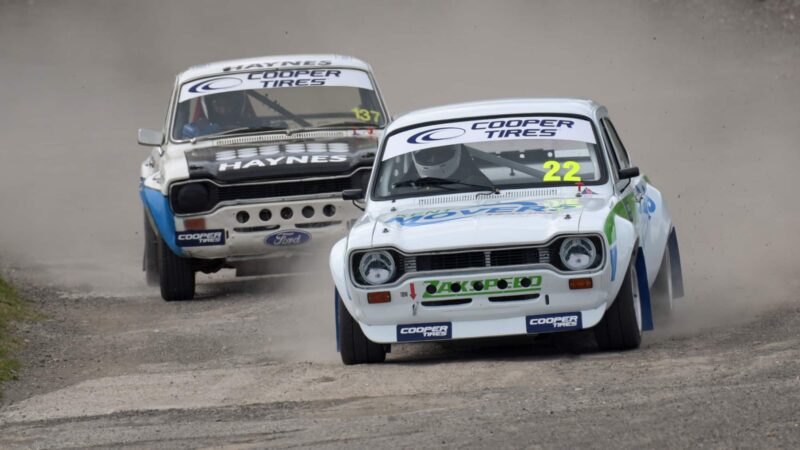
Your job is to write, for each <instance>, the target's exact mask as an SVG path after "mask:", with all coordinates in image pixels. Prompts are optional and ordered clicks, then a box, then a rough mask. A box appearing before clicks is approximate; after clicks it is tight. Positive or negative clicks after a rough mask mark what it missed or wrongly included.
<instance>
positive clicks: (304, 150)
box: [214, 142, 350, 161]
mask: <svg viewBox="0 0 800 450" xmlns="http://www.w3.org/2000/svg"><path fill="white" fill-rule="evenodd" d="M349 152H350V145H349V144H348V143H347V142H330V143H327V144H326V143H324V142H309V143H307V144H303V143H295V144H272V145H262V146H261V147H248V148H239V149H226V150H220V151H218V152H217V153H216V154H215V155H214V156H215V159H216V160H217V161H230V160H235V159H246V158H256V157H259V156H264V157H270V156H275V155H281V154H288V155H292V154H309V153H311V154H314V153H349Z"/></svg>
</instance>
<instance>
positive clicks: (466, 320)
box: [330, 99, 672, 343]
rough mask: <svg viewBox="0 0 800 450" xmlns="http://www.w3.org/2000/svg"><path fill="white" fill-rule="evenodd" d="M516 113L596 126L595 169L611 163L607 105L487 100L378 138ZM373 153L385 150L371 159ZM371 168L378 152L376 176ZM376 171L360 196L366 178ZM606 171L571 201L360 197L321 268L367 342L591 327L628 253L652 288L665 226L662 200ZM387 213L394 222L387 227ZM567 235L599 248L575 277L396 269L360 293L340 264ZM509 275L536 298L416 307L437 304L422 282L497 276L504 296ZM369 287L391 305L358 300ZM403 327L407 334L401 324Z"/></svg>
mask: <svg viewBox="0 0 800 450" xmlns="http://www.w3.org/2000/svg"><path fill="white" fill-rule="evenodd" d="M526 114H531V115H549V114H552V115H569V116H571V117H581V118H585V119H588V120H589V121H591V123H592V124H593V125H594V128H595V129H596V130H597V136H598V137H599V142H598V145H599V146H600V149H601V150H602V152H603V155H604V158H605V162H604V163H605V164H609V163H610V161H611V160H612V159H611V158H614V155H613V151H614V150H613V149H612V148H611V147H610V144H609V142H608V137H607V136H606V135H605V133H604V132H603V131H602V130H603V125H602V124H601V120H602V119H603V118H605V117H606V116H607V112H606V109H605V108H604V107H602V106H600V105H598V104H596V103H594V102H591V101H586V100H574V99H515V100H502V101H486V102H476V103H465V104H458V105H452V106H446V107H440V108H433V109H427V110H422V111H418V112H414V113H411V114H408V115H406V116H403V117H400V118H398V119H397V120H395V121H394V122H393V123H392V124H391V126H390V127H388V128H387V130H386V133H385V135H384V140H386V139H388V138H389V137H390V136H392V134H393V133H404V132H405V133H415V132H417V131H419V130H423V131H424V130H425V129H426V127H432V126H436V127H447V126H448V125H449V124H451V123H457V122H459V121H464V120H468V119H471V118H485V117H499V116H512V115H526ZM431 129H432V128H431ZM438 129H442V128H438ZM440 136H441V135H440ZM384 147H385V142H384V143H382V146H381V152H383V151H384V149H385V148H384ZM380 160H381V153H379V158H378V159H377V160H376V166H375V168H377V167H378V166H377V164H379V162H380ZM375 168H373V177H372V179H371V185H370V192H369V193H367V198H368V199H370V198H371V195H370V194H371V192H372V191H373V190H374V186H373V184H374V183H375V182H376V176H375V172H376V170H375ZM607 173H608V174H610V175H609V176H608V179H607V182H605V184H602V185H597V186H594V185H593V186H591V189H590V191H589V192H587V193H585V194H583V195H580V196H578V195H576V194H577V193H578V189H577V188H576V187H574V186H570V187H554V188H536V189H533V188H532V189H513V190H512V189H506V190H503V191H502V192H500V193H499V194H488V193H486V192H482V193H474V192H473V193H459V194H445V195H437V196H428V197H413V198H402V199H396V200H393V201H376V200H372V199H370V200H368V203H367V207H366V211H365V213H364V215H363V216H362V217H361V219H360V220H359V221H358V222H357V223H356V225H355V226H354V227H353V229H352V230H351V231H350V233H349V235H348V236H347V238H345V239H342V240H340V241H339V242H338V243H337V244H336V245H335V246H334V248H333V249H332V251H331V255H330V266H331V271H332V275H333V280H334V282H335V285H336V289H337V291H338V293H339V295H340V296H341V299H342V301H343V303H344V305H345V307H346V308H347V310H348V311H349V312H350V314H351V315H352V317H353V318H354V319H355V320H356V321H357V322H358V323H359V325H360V326H361V329H362V330H363V332H364V334H365V335H366V337H367V338H369V339H370V340H372V341H373V342H377V343H394V342H398V341H399V340H403V341H405V340H407V339H400V337H401V333H406V332H407V330H413V329H414V328H415V327H416V330H417V331H422V330H423V328H424V327H425V325H426V324H432V326H433V330H434V333H433V334H431V336H435V335H436V326H438V324H447V325H449V326H450V327H451V328H450V330H449V331H448V332H447V338H452V339H462V338H478V337H487V336H503V335H516V334H526V333H529V332H531V331H530V329H531V327H530V325H531V324H532V322H531V321H537V320H538V321H546V320H548V319H547V315H551V314H554V315H557V314H560V313H577V314H578V315H579V316H580V320H579V322H578V325H579V326H577V327H569V329H575V328H590V327H593V326H595V325H596V324H597V323H598V322H599V321H600V320H601V318H602V317H603V314H604V312H605V311H606V309H607V308H608V307H609V306H610V305H611V303H612V302H613V301H614V299H615V297H616V295H617V292H618V291H619V289H620V286H621V284H622V281H623V278H624V275H625V273H626V269H627V268H628V267H629V264H630V263H631V257H632V256H633V255H635V254H636V251H637V250H638V251H640V252H641V253H642V255H643V257H644V262H645V264H646V271H644V272H645V273H644V274H640V275H639V276H642V277H645V276H646V280H647V286H652V284H653V282H654V281H655V278H656V274H657V273H658V271H659V267H660V265H661V261H662V257H663V255H664V253H665V249H666V246H667V240H668V236H669V234H670V232H671V230H672V221H671V218H670V215H669V212H668V210H667V208H666V205H665V204H664V201H663V199H662V196H661V193H660V192H659V191H658V190H657V189H656V188H655V187H653V186H652V185H651V184H650V183H648V182H647V181H646V177H644V176H638V177H634V178H632V179H631V180H622V181H620V180H619V179H618V177H617V171H616V170H615V169H612V167H608V170H607ZM398 216H399V217H401V218H403V219H400V220H398ZM566 235H594V236H598V237H599V238H600V240H601V242H602V244H603V245H602V252H603V255H604V256H603V262H602V264H601V265H600V266H599V267H598V268H596V269H594V270H590V271H584V272H566V271H561V270H558V269H556V268H555V266H553V265H551V264H547V263H540V264H534V265H528V266H508V267H486V268H471V269H460V270H449V271H436V272H420V271H407V272H406V274H405V275H404V276H402V277H401V278H400V279H399V280H397V281H395V282H393V283H391V284H389V285H388V286H377V287H370V286H359V285H357V284H356V283H355V282H354V277H353V273H352V270H355V269H354V268H351V261H350V257H351V254H352V253H353V252H354V251H360V250H364V249H394V250H396V251H397V252H399V253H402V254H407V255H419V254H435V253H437V252H448V253H451V252H457V251H467V250H475V251H491V250H496V249H503V248H515V247H519V246H537V245H539V244H546V243H548V242H551V241H553V240H554V239H556V238H558V237H559V236H566ZM554 258H558V255H557V254H552V253H551V254H550V260H551V261H552V260H553V259H554ZM516 277H527V278H529V279H531V280H536V281H534V283H533V285H532V286H531V287H529V288H528V289H521V291H520V292H528V293H535V294H539V295H538V297H536V298H534V299H527V300H524V301H507V302H506V301H490V298H492V297H493V296H495V298H497V297H496V296H499V295H501V294H503V292H501V291H500V290H492V291H491V292H490V293H488V294H487V293H486V290H484V291H483V292H480V293H479V292H469V293H468V294H466V293H465V291H463V290H462V291H461V293H460V294H459V295H455V297H459V296H460V297H469V298H470V299H471V301H470V302H468V303H466V304H455V305H437V306H425V305H424V304H423V302H424V301H426V299H427V300H430V299H434V298H436V297H435V296H431V295H430V294H428V293H427V292H426V290H425V288H426V286H427V285H428V284H432V283H431V282H432V281H438V282H439V284H438V285H439V286H441V282H445V281H447V282H459V283H461V282H464V281H467V282H469V283H472V282H474V281H477V280H484V281H486V280H498V279H505V280H506V282H507V283H508V285H509V287H508V288H507V289H508V291H507V292H506V293H508V292H510V291H511V290H512V288H514V287H519V283H518V281H517V278H516ZM579 277H580V278H585V277H590V278H591V279H592V282H593V287H592V288H591V289H579V290H578V289H576V290H573V289H570V288H569V280H570V279H571V278H579ZM537 282H538V283H537ZM469 283H467V284H462V285H463V286H467V285H468V284H469ZM491 283H494V282H493V281H492V282H491ZM515 283H516V285H515ZM640 285H641V284H640ZM377 291H389V292H390V293H391V301H390V302H388V303H377V304H369V303H368V301H367V294H368V293H369V292H377ZM539 316H543V317H544V318H541V317H539ZM406 325H409V326H411V328H404V326H406ZM534 328H535V327H534ZM428 331H430V330H428ZM553 331H558V330H553ZM412 334H413V333H412ZM417 336H421V335H417ZM442 336H444V334H442ZM410 340H425V339H424V338H419V339H410Z"/></svg>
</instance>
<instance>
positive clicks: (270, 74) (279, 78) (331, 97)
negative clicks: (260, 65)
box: [172, 68, 386, 140]
mask: <svg viewBox="0 0 800 450" xmlns="http://www.w3.org/2000/svg"><path fill="white" fill-rule="evenodd" d="M385 124H386V117H385V112H384V111H383V108H382V106H381V103H380V101H379V99H378V96H377V94H376V93H375V88H374V86H373V84H372V81H371V79H370V77H369V75H368V74H367V73H366V72H364V71H362V70H356V69H335V68H334V69H331V68H325V69H283V70H268V71H260V72H247V73H238V74H226V75H224V76H216V77H211V78H205V79H201V80H194V81H190V82H188V83H185V84H183V85H182V86H181V89H180V93H179V97H178V104H177V108H176V110H175V114H174V119H173V126H172V137H173V139H175V140H185V139H192V138H197V137H202V136H210V135H234V134H247V133H256V132H259V131H277V130H283V129H300V128H318V127H337V126H352V127H361V126H370V127H378V128H380V127H383V126H384V125H385Z"/></svg>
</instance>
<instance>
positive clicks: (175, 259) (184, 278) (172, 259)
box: [158, 239, 194, 302]
mask: <svg viewBox="0 0 800 450" xmlns="http://www.w3.org/2000/svg"><path fill="white" fill-rule="evenodd" d="M158 257H159V259H158V270H159V280H160V284H161V297H162V298H163V299H164V300H166V301H168V302H169V301H173V300H191V299H192V298H194V268H193V267H192V259H191V258H181V257H180V256H178V255H176V254H175V253H172V250H170V248H169V246H167V244H166V243H165V242H164V240H163V239H159V241H158Z"/></svg>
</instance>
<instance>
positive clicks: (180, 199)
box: [175, 183, 209, 213]
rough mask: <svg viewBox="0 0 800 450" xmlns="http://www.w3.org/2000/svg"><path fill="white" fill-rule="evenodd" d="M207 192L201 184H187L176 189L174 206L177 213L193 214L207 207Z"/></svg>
mask: <svg viewBox="0 0 800 450" xmlns="http://www.w3.org/2000/svg"><path fill="white" fill-rule="evenodd" d="M208 200H209V192H208V188H207V187H206V186H205V184H203V183H189V184H185V185H183V186H180V187H179V188H178V192H177V197H176V199H175V205H176V206H177V209H178V210H179V211H178V212H181V213H193V212H199V211H204V210H205V209H206V208H207V207H208Z"/></svg>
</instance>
